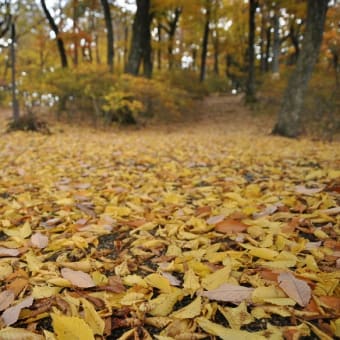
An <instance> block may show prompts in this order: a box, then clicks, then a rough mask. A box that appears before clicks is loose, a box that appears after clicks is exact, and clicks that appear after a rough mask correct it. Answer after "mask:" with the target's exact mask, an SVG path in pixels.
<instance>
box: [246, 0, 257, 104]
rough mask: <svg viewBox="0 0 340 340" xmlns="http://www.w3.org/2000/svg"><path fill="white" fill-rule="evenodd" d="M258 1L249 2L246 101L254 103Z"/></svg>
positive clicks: (251, 0) (250, 0)
mask: <svg viewBox="0 0 340 340" xmlns="http://www.w3.org/2000/svg"><path fill="white" fill-rule="evenodd" d="M256 7H257V1H256V0H249V34H248V78H247V83H246V91H245V92H246V93H245V101H246V103H253V102H255V101H256V96H255V46H254V45H255V28H256V27H255V14H256Z"/></svg>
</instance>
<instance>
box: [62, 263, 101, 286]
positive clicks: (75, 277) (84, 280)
mask: <svg viewBox="0 0 340 340" xmlns="http://www.w3.org/2000/svg"><path fill="white" fill-rule="evenodd" d="M60 272H61V275H62V277H63V278H64V279H66V280H69V281H70V282H71V283H72V284H73V285H75V286H77V287H79V288H90V287H94V286H95V283H94V282H93V280H92V278H91V276H90V275H89V274H87V273H84V272H82V271H80V270H72V269H69V268H62V269H61V271H60Z"/></svg>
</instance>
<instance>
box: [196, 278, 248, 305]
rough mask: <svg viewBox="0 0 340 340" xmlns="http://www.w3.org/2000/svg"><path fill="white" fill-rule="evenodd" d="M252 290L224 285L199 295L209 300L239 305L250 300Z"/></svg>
mask: <svg viewBox="0 0 340 340" xmlns="http://www.w3.org/2000/svg"><path fill="white" fill-rule="evenodd" d="M253 290H254V289H253V288H249V287H243V286H238V285H233V284H229V283H224V284H223V285H221V286H219V287H218V288H216V289H212V290H207V291H204V292H203V293H201V295H202V296H205V297H207V298H209V299H211V300H217V301H225V302H232V303H235V304H239V303H241V302H242V301H244V300H248V299H250V297H251V293H252V292H253Z"/></svg>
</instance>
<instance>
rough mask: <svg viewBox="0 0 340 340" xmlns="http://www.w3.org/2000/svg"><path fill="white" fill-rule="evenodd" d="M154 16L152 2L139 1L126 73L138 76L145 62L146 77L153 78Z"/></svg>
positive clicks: (147, 0)
mask: <svg viewBox="0 0 340 340" xmlns="http://www.w3.org/2000/svg"><path fill="white" fill-rule="evenodd" d="M152 18H153V14H152V13H151V10H150V0H137V11H136V14H135V18H134V21H133V27H132V40H131V46H130V53H129V58H128V62H127V65H126V67H125V72H126V73H130V74H132V75H138V73H139V69H140V65H141V63H142V62H143V66H144V70H143V72H144V76H145V77H147V78H151V75H152V60H151V22H152Z"/></svg>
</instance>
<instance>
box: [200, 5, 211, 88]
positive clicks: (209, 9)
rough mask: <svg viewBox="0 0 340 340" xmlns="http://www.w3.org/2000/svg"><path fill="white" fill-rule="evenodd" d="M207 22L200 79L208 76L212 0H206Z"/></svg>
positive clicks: (202, 79)
mask: <svg viewBox="0 0 340 340" xmlns="http://www.w3.org/2000/svg"><path fill="white" fill-rule="evenodd" d="M205 10H206V12H205V24H204V32H203V40H202V53H201V69H200V81H201V82H202V81H204V79H205V76H206V67H207V53H208V42H209V31H210V29H209V25H210V12H211V3H210V0H206V6H205Z"/></svg>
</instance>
